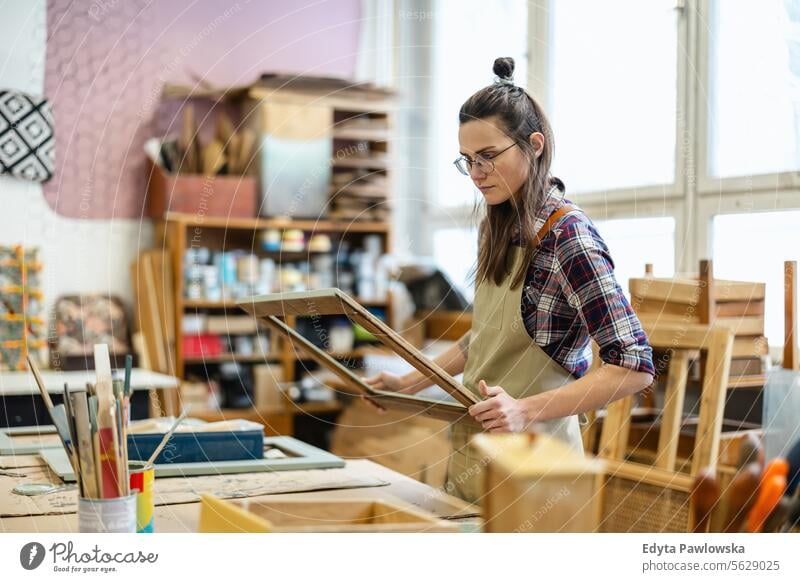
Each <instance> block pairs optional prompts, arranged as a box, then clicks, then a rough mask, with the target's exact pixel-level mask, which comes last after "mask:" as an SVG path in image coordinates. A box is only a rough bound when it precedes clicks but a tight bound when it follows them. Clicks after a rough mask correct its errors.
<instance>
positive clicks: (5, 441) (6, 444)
mask: <svg viewBox="0 0 800 582" xmlns="http://www.w3.org/2000/svg"><path fill="white" fill-rule="evenodd" d="M50 434H51V435H53V436H54V437H55V438H54V439H53V443H52V445H50V444H45V443H28V444H24V445H23V444H15V443H14V437H15V436H23V435H50ZM43 448H61V440H59V438H58V433H57V432H56V427H55V426H53V425H52V424H43V425H40V426H14V427H7V428H0V455H35V454H37V453H38V452H39V451H40V450H41V449H43Z"/></svg>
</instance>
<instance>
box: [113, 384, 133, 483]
mask: <svg viewBox="0 0 800 582" xmlns="http://www.w3.org/2000/svg"><path fill="white" fill-rule="evenodd" d="M112 386H113V389H114V406H115V407H116V421H117V427H116V428H117V436H118V437H119V441H118V442H117V443H116V454H117V473H118V475H119V483H120V493H121V494H122V495H126V496H127V495H128V493H127V486H126V483H129V480H128V456H127V454H126V452H125V451H126V447H125V419H124V416H123V414H124V412H123V406H122V394H123V390H124V387H125V384H124V382H123V381H122V380H114V382H113V384H112Z"/></svg>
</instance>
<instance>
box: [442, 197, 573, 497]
mask: <svg viewBox="0 0 800 582" xmlns="http://www.w3.org/2000/svg"><path fill="white" fill-rule="evenodd" d="M558 214H559V215H563V213H562V212H559V213H558ZM550 222H551V221H548V223H550ZM548 227H549V224H546V225H545V227H543V228H542V231H540V233H539V236H540V237H541V238H543V236H544V234H545V232H544V231H546V229H547V228H548ZM513 252H514V262H513V266H512V268H511V270H510V271H509V275H508V276H507V277H506V279H505V280H504V281H503V283H502V284H500V285H495V284H494V283H493V282H491V281H484V282H482V283H481V284H479V285H478V288H477V289H476V292H475V302H474V306H473V313H472V328H471V331H470V344H469V355H468V357H467V362H466V366H465V369H464V381H463V382H464V385H465V386H466V387H467V388H468V389H470V390H472V391H473V392H474V393H475V394H477V395H478V396H481V394H480V389H479V388H478V383H479V382H480V380H485V381H486V383H487V384H488V385H489V386H502V387H503V388H504V389H505V390H506V392H508V394H509V395H510V396H512V397H514V398H524V397H526V396H532V395H534V394H539V393H541V392H544V391H546V390H552V389H554V388H558V387H560V386H563V385H564V384H568V383H570V382H573V381H574V380H575V378H574V377H573V376H572V375H571V374H570V373H569V372H567V371H566V370H565V369H564V368H563V367H561V365H560V364H558V363H556V362H555V361H553V360H552V359H551V358H550V356H548V355H547V354H546V353H545V352H544V350H542V348H540V347H539V346H538V345H536V343H535V342H534V341H533V340H532V339H531V337H530V335H528V331H527V330H526V329H525V324H524V322H523V320H522V313H521V303H522V290H523V288H524V285H519V286H518V287H517V288H516V289H511V288H510V287H511V281H512V279H513V276H514V273H516V271H517V268H518V267H519V265H520V263H521V261H523V260H524V258H525V256H524V252H523V249H522V248H521V247H514V248H513ZM481 398H482V396H481ZM535 429H536V430H537V431H542V432H546V433H549V434H551V435H553V436H556V437H558V438H560V439H562V440H564V441H565V442H567V443H568V444H570V445H571V446H572V447H573V448H574V449H575V450H577V451H579V452H580V453H581V454H583V440H582V438H581V431H580V426H579V423H578V417H577V416H568V417H565V418H557V419H553V420H549V421H546V422H543V423H539V424H537V425H536V427H535ZM479 432H481V429H480V428H478V427H473V426H470V425H467V424H464V423H462V424H456V425H454V426H453V427H452V429H451V437H452V443H453V452H452V454H451V456H450V462H449V464H448V467H447V484H446V486H445V487H446V490H447V493H450V494H451V495H457V496H458V497H461V498H462V499H464V500H466V501H469V502H472V503H479V502H480V495H481V489H482V479H483V478H482V473H481V465H482V463H481V460H480V459H479V458H477V457H476V456H475V455H474V454H473V452H472V451H471V450H470V447H469V440H470V438H471V437H472V436H473V435H474V434H477V433H479Z"/></svg>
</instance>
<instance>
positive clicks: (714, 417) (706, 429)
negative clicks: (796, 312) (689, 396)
mask: <svg viewBox="0 0 800 582" xmlns="http://www.w3.org/2000/svg"><path fill="white" fill-rule="evenodd" d="M709 336H710V341H709V343H708V352H707V359H706V369H705V375H704V378H703V392H702V394H701V396H700V419H699V421H698V424H697V436H696V440H695V447H694V455H693V459H692V475H697V473H698V472H699V471H700V469H703V468H709V469H711V470H712V471H713V470H714V469H715V468H716V466H717V455H718V453H719V439H720V433H721V432H722V413H723V410H724V409H725V406H724V405H725V391H726V389H727V386H728V373H729V370H730V360H731V353H732V351H733V334H732V333H731V331H730V330H729V329H726V328H714V329H713V330H712V331H711V332H710V333H709Z"/></svg>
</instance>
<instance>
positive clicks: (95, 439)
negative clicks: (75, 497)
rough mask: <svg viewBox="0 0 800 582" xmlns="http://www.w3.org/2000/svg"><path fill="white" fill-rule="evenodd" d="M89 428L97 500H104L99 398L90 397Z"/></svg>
mask: <svg viewBox="0 0 800 582" xmlns="http://www.w3.org/2000/svg"><path fill="white" fill-rule="evenodd" d="M87 401H88V405H89V426H90V429H91V437H92V456H93V457H94V469H95V479H96V481H97V483H96V487H97V499H102V498H103V478H102V476H101V470H100V436H99V435H98V434H97V396H94V395H92V396H89V398H88V399H87Z"/></svg>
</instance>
